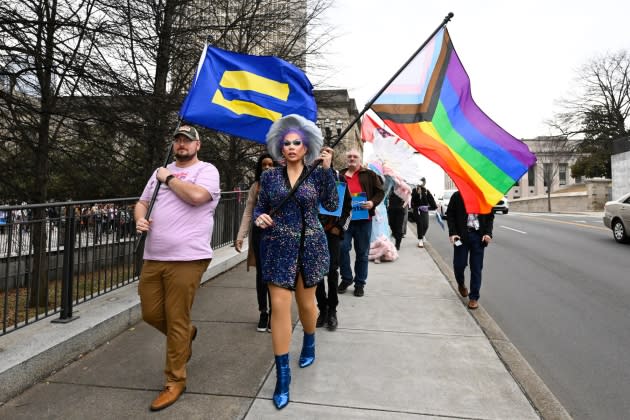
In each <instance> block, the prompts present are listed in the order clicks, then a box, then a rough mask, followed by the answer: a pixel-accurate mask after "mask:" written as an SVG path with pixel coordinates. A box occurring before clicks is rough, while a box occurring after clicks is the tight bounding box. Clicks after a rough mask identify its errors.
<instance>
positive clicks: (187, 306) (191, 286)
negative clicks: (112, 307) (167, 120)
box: [134, 125, 220, 411]
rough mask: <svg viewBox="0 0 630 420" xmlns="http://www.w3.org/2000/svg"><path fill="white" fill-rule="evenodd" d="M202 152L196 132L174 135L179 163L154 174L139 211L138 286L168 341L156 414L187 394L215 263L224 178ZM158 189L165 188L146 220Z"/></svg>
mask: <svg viewBox="0 0 630 420" xmlns="http://www.w3.org/2000/svg"><path fill="white" fill-rule="evenodd" d="M200 147H201V142H200V140H199V134H198V133H197V130H196V129H195V128H194V127H191V126H188V125H182V126H180V127H179V129H178V130H177V131H176V132H175V133H174V135H173V153H174V155H175V162H173V163H170V164H168V165H167V166H166V167H165V168H158V169H157V170H156V171H155V173H154V176H152V177H151V179H150V180H149V182H148V183H147V185H146V187H145V188H144V191H143V192H142V196H141V197H140V200H139V201H138V203H137V204H136V207H135V210H134V217H135V220H136V230H137V231H138V232H147V237H146V242H145V248H144V263H143V266H142V271H141V273H140V283H139V285H138V294H139V295H140V305H141V308H142V319H144V321H146V322H147V323H148V324H150V325H152V326H153V327H155V328H157V329H158V330H159V331H160V332H162V333H163V334H164V335H165V336H166V368H165V370H164V373H165V374H166V385H165V386H164V390H163V391H162V392H161V393H160V394H159V395H158V397H157V398H156V399H155V400H154V401H153V403H152V404H151V410H153V411H157V410H161V409H163V408H166V407H168V406H169V405H171V404H173V403H174V402H175V401H177V399H178V398H179V397H180V395H181V394H182V393H183V392H184V390H185V389H186V363H187V362H188V360H189V359H190V357H191V355H192V341H193V340H194V339H195V337H196V336H197V327H195V326H194V325H192V323H191V321H190V310H191V308H192V304H193V300H194V298H195V292H196V290H197V288H198V287H199V283H200V282H201V276H202V275H203V273H204V272H205V271H206V269H207V268H208V264H210V261H211V260H212V248H211V246H210V240H211V238H212V229H213V227H214V210H215V209H216V207H217V204H218V202H219V197H220V188H219V173H218V171H217V169H216V168H215V167H214V166H213V165H211V164H210V163H207V162H202V161H200V160H199V159H198V158H197V152H198V151H199V148H200ZM158 183H162V184H163V185H162V186H161V187H160V189H159V191H158V195H157V198H156V201H155V206H154V207H153V211H152V213H151V216H150V217H149V220H147V219H146V217H145V216H146V214H147V210H148V208H149V201H150V200H151V196H152V194H153V191H154V190H155V188H156V186H157V184H158Z"/></svg>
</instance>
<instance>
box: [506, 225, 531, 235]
mask: <svg viewBox="0 0 630 420" xmlns="http://www.w3.org/2000/svg"><path fill="white" fill-rule="evenodd" d="M501 227H502V228H503V229H508V230H513V231H514V232H518V233H522V234H523V235H527V232H523V231H522V230H518V229H514V228H511V227H507V226H503V225H501Z"/></svg>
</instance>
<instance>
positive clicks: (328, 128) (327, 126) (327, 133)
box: [317, 118, 343, 146]
mask: <svg viewBox="0 0 630 420" xmlns="http://www.w3.org/2000/svg"><path fill="white" fill-rule="evenodd" d="M320 124H321V123H320V122H319V121H318V124H317V125H320ZM342 125H343V121H341V120H337V121H336V122H335V130H336V132H337V134H336V135H335V136H333V133H332V122H331V121H330V118H326V119H325V120H324V124H323V129H324V130H323V133H322V134H324V140H325V142H326V146H330V144H331V143H332V140H333V139H334V138H338V137H339V134H341V126H342ZM320 128H321V127H320Z"/></svg>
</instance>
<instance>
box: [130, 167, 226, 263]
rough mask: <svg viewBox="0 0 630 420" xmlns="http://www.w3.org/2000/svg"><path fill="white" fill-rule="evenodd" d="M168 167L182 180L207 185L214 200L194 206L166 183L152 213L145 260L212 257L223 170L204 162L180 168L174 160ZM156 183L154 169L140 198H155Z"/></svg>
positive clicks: (162, 186) (159, 193) (160, 191)
mask: <svg viewBox="0 0 630 420" xmlns="http://www.w3.org/2000/svg"><path fill="white" fill-rule="evenodd" d="M167 168H168V169H169V170H170V171H171V173H172V174H173V175H175V176H176V177H177V178H179V179H180V180H182V181H185V182H191V183H193V184H196V185H199V186H201V187H203V188H205V189H206V190H207V191H208V192H209V193H210V195H211V196H212V200H210V201H208V202H205V203H203V204H200V205H198V206H193V205H191V204H188V203H186V202H185V201H184V200H182V199H181V198H179V197H178V196H177V195H176V194H175V193H174V192H173V191H171V189H170V188H169V187H168V186H167V185H166V184H162V185H161V186H160V190H159V191H158V195H157V199H156V201H155V205H154V206H153V211H152V212H151V219H152V222H151V228H150V229H149V232H148V234H147V240H146V242H145V245H144V259H145V260H155V261H194V260H202V259H207V258H212V247H211V244H210V240H211V239H212V230H213V228H214V210H215V209H216V207H217V204H218V203H219V198H220V197H221V189H220V187H219V172H218V171H217V168H215V167H214V165H212V164H210V163H207V162H201V161H200V162H197V163H196V164H194V165H192V166H189V167H186V168H179V167H177V166H176V165H175V162H173V163H171V164H169V165H167ZM156 185H157V179H156V177H155V172H154V173H153V176H152V177H151V179H150V180H149V182H148V183H147V185H146V187H145V188H144V191H143V192H142V196H141V197H140V200H142V201H147V202H149V201H151V196H152V195H153V191H154V190H155V186H156Z"/></svg>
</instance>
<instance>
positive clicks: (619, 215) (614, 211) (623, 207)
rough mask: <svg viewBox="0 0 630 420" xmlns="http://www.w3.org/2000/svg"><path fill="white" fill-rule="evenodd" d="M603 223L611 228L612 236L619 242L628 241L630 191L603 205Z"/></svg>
mask: <svg viewBox="0 0 630 420" xmlns="http://www.w3.org/2000/svg"><path fill="white" fill-rule="evenodd" d="M604 225H606V227H607V228H609V229H612V233H613V238H615V241H617V242H621V243H628V242H630V237H629V236H628V227H630V193H627V194H626V195H624V196H622V197H621V198H619V199H617V200H613V201H609V202H607V203H606V204H605V205H604Z"/></svg>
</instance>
